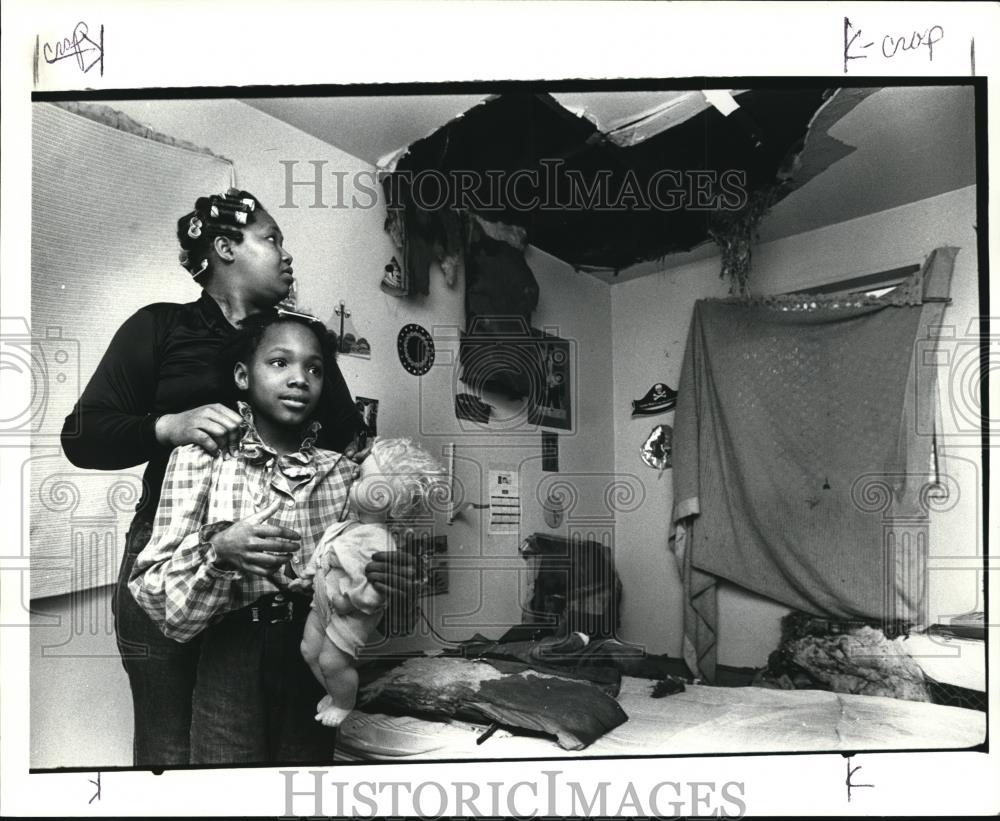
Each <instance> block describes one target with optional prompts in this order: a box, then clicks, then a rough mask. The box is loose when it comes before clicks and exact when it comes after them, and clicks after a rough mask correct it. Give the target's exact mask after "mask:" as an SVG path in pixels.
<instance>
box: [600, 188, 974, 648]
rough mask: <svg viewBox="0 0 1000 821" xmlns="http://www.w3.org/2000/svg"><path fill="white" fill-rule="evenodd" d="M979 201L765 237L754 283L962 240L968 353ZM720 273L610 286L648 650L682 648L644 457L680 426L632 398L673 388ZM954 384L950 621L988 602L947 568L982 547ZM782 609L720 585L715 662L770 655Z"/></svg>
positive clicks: (921, 205)
mask: <svg viewBox="0 0 1000 821" xmlns="http://www.w3.org/2000/svg"><path fill="white" fill-rule="evenodd" d="M975 206H976V193H975V188H974V187H969V188H964V189H960V190H958V191H953V192H950V193H947V194H942V195H940V196H937V197H933V198H931V199H927V200H922V201H920V202H916V203H912V204H910V205H906V206H902V207H899V208H894V209H891V210H888V211H883V212H880V213H878V214H872V215H869V216H867V217H863V218H860V219H856V220H850V221H848V222H843V223H839V224H837V225H832V226H829V227H826V228H823V229H819V230H816V231H809V232H806V233H803V234H799V235H796V236H793V237H788V238H786V239H782V240H777V241H775V242H771V243H766V244H763V245H761V246H759V247H758V248H756V249H754V261H753V270H754V274H753V278H752V280H751V287H752V289H753V291H754V292H755V293H762V294H763V293H783V292H787V291H794V290H796V289H800V288H805V287H810V286H815V285H821V284H825V283H829V282H835V281H838V280H842V279H847V278H850V277H853V276H860V275H863V274H868V273H875V272H878V271H884V270H888V269H891V268H897V267H900V266H902V265H908V264H912V263H921V262H923V259H924V257H925V255H926V254H927V253H929V252H930V251H931V250H932V249H933V248H935V247H938V246H940V245H956V246H958V247H960V248H961V251H960V253H959V255H958V259H957V261H956V266H955V274H954V279H953V283H952V299H953V301H952V304H951V305H950V306H948V308H947V310H946V312H945V316H944V322H945V324H951V325H954V326H955V327H956V329H957V339H958V340H959V341H958V342H957V343H956V350H957V351H958V352H959V353H962V352H964V351H966V350H968V349H969V348H968V346H963V345H962V344H961V340H962V339H963V338H967V336H966V333H967V329H968V325H969V321H970V320H971V319H973V318H974V317H976V316H978V315H979V310H978V268H977V255H976V233H975V229H974V225H975ZM718 272H719V259H718V257H717V256H713V257H711V258H709V259H706V260H702V261H699V262H695V263H692V264H689V265H685V266H682V267H677V268H673V269H670V270H666V271H663V272H661V273H658V274H654V275H652V276H649V277H644V278H641V279H636V280H632V281H629V282H625V283H622V284H621V285H617V286H615V287H614V288H613V289H612V298H611V310H612V329H613V330H612V333H613V342H612V350H613V352H614V425H615V466H616V470H617V471H618V472H624V471H633V472H639V473H640V475H641V476H642V477H643V480H644V487H645V491H646V501H645V503H644V504H643V505H642V507H641V508H640V509H639V510H638V511H636V512H635V513H634V514H632V515H630V516H623V517H621V519H620V520H619V523H618V551H617V559H618V569H619V572H620V573H621V574H622V577H623V581H624V584H625V591H626V595H625V604H624V628H625V637H626V638H628V639H629V640H631V641H635V642H639V643H642V644H644V645H646V646H647V648H648V649H649V650H651V651H652V652H665V653H669V654H671V655H673V656H678V655H679V654H680V643H681V631H682V620H681V619H682V616H681V614H682V609H681V608H682V591H681V586H680V581H679V577H678V575H677V571H676V567H675V565H674V562H673V556H672V554H671V553H670V552H669V551H668V548H667V529H666V524H667V523H668V522H669V520H670V510H671V506H672V503H673V498H672V484H671V480H672V475H671V474H672V471H666V472H664V474H663V476H662V478H660V479H657V477H656V472H655V471H652V470H650V469H648V468H645V467H644V466H643V465H642V464H641V462H640V461H639V457H638V448H639V446H640V444H641V443H642V441H643V439H644V438H645V437H646V436H647V435H648V434H649V432H650V430H651V428H652V427H653V425H655V424H661V423H665V424H671V425H672V424H673V412H670V413H668V414H664V415H660V416H654V417H636V418H632V417H631V416H630V411H631V404H630V400H632V399H634V398H638V397H640V396H642V395H643V394H644V393H645V392H646V391H647V390H648V389H649V387H650V385H652V383H653V382H656V381H665V382H667V384H669V385H670V386H671V387H673V388H675V389H676V387H677V380H678V376H679V373H680V366H681V360H682V358H683V356H684V346H685V342H686V338H687V332H688V327H689V325H690V318H691V311H692V308H693V306H694V302H695V300H697V299H701V298H703V297H716V296H725V295H726V292H727V286H726V283H725V282H723V280H721V279H720V278H719V275H718ZM962 355H963V356H964V353H963V354H962ZM966 377H967V378H968V374H966ZM949 395H952V396H953V395H954V393H952V394H948V393H946V392H942V402H943V404H944V407H945V414H944V416H945V418H944V420H943V421H944V425H945V436H946V439H945V446H946V448H947V449H948V451H947V452H948V455H949V460H948V462H947V465H946V470H947V471H949V472H951V473H952V474H953V475H954V477H955V479H956V481H957V483H958V485H959V487H960V489H961V496H960V499H959V501H958V503H957V505H956V506H955V507H954V508H953V509H951V510H949V511H948V512H947V513H942V514H937V515H935V516H933V517H932V526H931V534H930V537H931V556H932V572H931V578H930V617H931V620H932V621H945V620H946V619H947V617H949V616H951V615H957V614H959V613H964V612H967V611H969V610H971V609H974V608H976V607H977V604H978V607H979V609H982V604H981V600H980V599H979V598H978V597H977V590H978V589H979V582H978V577H977V575H976V573H975V572H972V571H969V570H967V569H959V570H947V569H945V567H947V566H951V567H954V566H955V564H956V562H955V561H951V560H949V559H945V558H944V557H946V556H949V557H951V556H961V557H970V556H974V555H975V554H976V551H977V549H979V548H980V547H981V534H979V529H980V526H979V522H980V521H981V511H980V509H979V507H978V502H977V499H978V497H979V495H980V488H979V481H980V477H981V470H980V465H979V451H978V446H979V442H978V438H976V437H975V436H973V437H969V436H966V435H960V434H962V432H963V431H964V429H965V428H967V427H968V425H967V423H964V422H962V421H961V419H960V417H961V414H960V413H955V412H952V411H951V410H950V409H951V408H952V407H954V400H951V399H949ZM960 407H961V406H960ZM786 612H787V609H786V608H784V607H782V606H780V605H778V604H776V603H774V602H772V601H770V600H767V599H764V598H761V597H759V596H756V595H752V594H749V593H747V592H745V591H742V590H739V589H736V588H734V587H733V586H730V585H726V586H724V587H723V588H722V590H721V593H720V597H719V618H720V623H721V628H720V636H719V661H720V662H721V663H723V664H730V665H735V666H760V665H762V664H764V663H765V662H766V660H767V654H768V652H769V651H770V650H772V649H774V648H775V647H776V646H777V641H778V637H779V635H780V629H779V619H780V618H781V616H782V615H784V614H785V613H786ZM653 614H656V615H655V617H654V616H653Z"/></svg>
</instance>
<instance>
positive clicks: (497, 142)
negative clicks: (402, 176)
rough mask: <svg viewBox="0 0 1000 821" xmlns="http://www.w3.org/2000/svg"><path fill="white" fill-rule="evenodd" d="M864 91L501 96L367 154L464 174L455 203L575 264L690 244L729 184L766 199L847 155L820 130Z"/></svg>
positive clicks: (657, 253)
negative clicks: (394, 147) (464, 186)
mask: <svg viewBox="0 0 1000 821" xmlns="http://www.w3.org/2000/svg"><path fill="white" fill-rule="evenodd" d="M876 90H877V89H841V90H839V91H832V90H829V89H825V88H786V89H760V90H742V89H738V90H732V91H725V90H715V91H708V92H701V91H681V92H678V91H672V92H663V91H661V92H635V95H636V98H635V99H628V95H629V93H627V92H622V93H620V94H616V95H606V94H605V95H590V94H556V95H552V94H544V93H541V94H531V93H508V94H501V95H498V96H495V97H490V98H487V99H486V100H484V101H483V102H482V103H480V104H479V105H477V106H474V107H473V108H471V109H469V110H468V111H466V112H465V113H464V114H462V115H461V116H460V117H458V118H456V119H454V120H452V121H451V122H449V123H447V124H446V125H444V126H442V127H441V128H439V129H438V130H436V131H435V132H433V133H432V134H430V135H428V136H427V137H425V138H423V139H420V140H417V141H416V142H414V143H413V144H411V145H410V146H409V147H408V148H406V149H402V150H401V151H399V152H396V153H395V154H393V155H392V156H391V157H390V158H388V159H387V160H386V161H385V162H384V163H380V166H381V168H382V169H383V170H389V171H394V172H397V173H406V174H408V175H409V177H410V179H415V178H417V175H419V174H420V172H428V173H433V174H437V173H439V172H440V173H443V174H444V175H445V176H446V178H447V179H448V180H449V181H450V184H451V185H452V186H453V189H452V195H454V185H455V180H457V179H459V177H460V175H465V179H466V180H474V181H475V182H474V183H471V182H470V183H469V184H468V185H469V187H468V193H467V194H465V195H463V201H462V203H461V204H462V205H467V206H469V207H470V210H472V211H474V212H475V213H478V214H480V215H481V216H483V217H486V218H488V219H491V220H496V221H499V222H503V223H508V224H513V225H519V226H523V227H524V228H525V229H526V230H527V232H528V238H529V241H530V242H531V243H532V244H533V245H534V246H535V247H537V248H539V249H541V250H543V251H546V252H548V253H550V254H552V255H554V256H556V257H558V258H559V259H562V260H564V261H566V262H568V263H570V264H571V265H573V266H574V267H576V268H578V269H580V270H591V271H595V270H596V271H600V270H604V271H609V270H610V271H618V270H622V269H624V268H627V267H628V266H630V265H633V264H635V263H638V262H644V261H647V260H652V259H659V258H661V257H663V256H666V255H667V254H670V253H674V252H678V251H687V250H691V249H692V248H694V247H696V246H698V245H700V244H702V243H704V242H705V241H706V240H708V229H709V222H710V217H711V214H712V213H713V211H716V210H717V209H718V208H719V207H720V206H721V207H722V208H723V209H726V208H732V207H734V205H733V203H734V198H738V197H739V196H740V195H741V192H742V193H743V195H744V196H745V195H749V194H750V193H752V192H755V191H760V190H762V189H764V188H767V187H773V186H777V195H776V199H775V200H774V202H777V201H778V200H780V199H781V198H782V197H784V196H785V195H787V194H788V193H790V192H791V191H792V190H794V189H795V188H798V187H801V186H802V185H804V184H805V182H807V181H808V180H809V179H812V178H813V177H815V176H817V175H818V174H819V173H821V172H822V171H823V170H825V169H826V168H827V167H829V166H830V165H831V164H833V163H834V162H837V161H838V160H840V159H842V158H843V157H845V156H847V154H849V153H850V152H851V151H852V150H853V148H851V147H850V146H846V145H844V144H843V143H841V142H839V141H837V140H835V139H834V138H832V137H830V136H829V134H828V133H827V131H828V130H829V128H830V127H831V126H832V125H833V123H835V122H836V121H837V120H839V119H840V118H841V117H843V116H844V115H845V114H846V113H847V112H848V111H850V110H851V109H852V108H853V107H854V106H855V105H857V104H858V103H859V102H860V101H861V100H862V99H864V97H866V96H868V95H869V94H871V93H872V92H874V91H876ZM640 98H641V99H640ZM637 102H641V103H642V104H643V105H646V104H648V107H647V108H645V109H644V110H642V111H640V112H639V113H636V109H635V105H636V103H637ZM433 188H434V185H433V184H432V185H426V186H424V188H423V190H422V191H421V192H420V193H421V196H422V199H423V200H424V202H426V201H427V199H428V196H432V193H431V192H432V190H433Z"/></svg>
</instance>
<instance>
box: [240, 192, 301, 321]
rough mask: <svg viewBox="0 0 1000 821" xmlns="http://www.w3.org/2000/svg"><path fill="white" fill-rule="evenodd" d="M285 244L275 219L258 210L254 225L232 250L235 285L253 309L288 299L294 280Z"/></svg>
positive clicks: (246, 228) (290, 260)
mask: <svg viewBox="0 0 1000 821" xmlns="http://www.w3.org/2000/svg"><path fill="white" fill-rule="evenodd" d="M284 241H285V238H284V236H283V235H282V233H281V229H280V228H278V224H277V223H276V222H275V221H274V218H273V217H272V216H271V215H270V214H268V213H267V211H264V210H263V209H258V210H257V212H256V213H255V215H254V221H253V223H251V224H250V225H248V226H247V227H245V228H244V229H243V241H242V242H239V243H233V244H232V246H231V248H232V254H233V263H234V266H235V267H236V270H234V274H237V278H236V282H237V283H238V284H239V287H240V288H241V290H242V291H243V293H244V294H245V295H246V297H247V299H248V301H249V302H251V303H252V304H254V305H260V306H261V307H266V308H270V307H272V306H274V305H277V304H278V303H279V302H281V300H283V299H284V298H285V297H287V296H288V291H289V289H290V288H291V287H292V282H293V281H294V277H293V276H292V256H291V254H289V253H288V252H287V251H285V249H284V247H283V245H282V243H284Z"/></svg>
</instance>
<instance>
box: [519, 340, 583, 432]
mask: <svg viewBox="0 0 1000 821" xmlns="http://www.w3.org/2000/svg"><path fill="white" fill-rule="evenodd" d="M538 355H539V360H540V362H541V371H540V378H539V379H538V380H537V381H538V384H537V385H535V386H534V390H533V391H532V395H531V397H530V399H529V401H530V403H531V404H530V407H529V412H528V421H529V422H531V423H532V424H534V425H538V426H539V427H543V428H553V429H555V430H562V431H572V430H573V357H572V356H571V345H570V341H569V340H567V339H560V338H559V337H557V336H550V335H549V334H541V336H540V338H539V340H538Z"/></svg>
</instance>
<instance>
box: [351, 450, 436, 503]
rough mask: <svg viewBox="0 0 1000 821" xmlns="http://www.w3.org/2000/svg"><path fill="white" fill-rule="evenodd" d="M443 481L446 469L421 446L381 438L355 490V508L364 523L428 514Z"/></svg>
mask: <svg viewBox="0 0 1000 821" xmlns="http://www.w3.org/2000/svg"><path fill="white" fill-rule="evenodd" d="M443 477H444V469H443V468H442V467H441V466H440V465H439V464H438V463H437V462H436V461H435V460H434V457H432V456H431V455H430V454H429V453H428V452H427V451H426V450H424V449H423V448H422V447H420V446H419V445H417V444H415V443H413V442H411V441H410V440H409V439H381V438H378V439H376V440H375V442H374V444H373V445H372V449H371V453H370V454H369V456H368V458H367V459H365V460H364V461H363V462H362V463H361V468H360V474H359V476H358V479H357V480H356V481H355V483H354V484H353V485H352V486H351V491H350V501H351V505H352V507H353V508H354V510H355V512H356V513H357V514H358V518H360V519H361V521H363V522H384V521H385V520H386V519H387V518H393V519H399V518H401V517H404V516H407V515H410V514H414V513H418V512H421V511H425V510H427V508H428V506H429V501H430V498H431V496H432V494H433V492H434V488H435V486H438V485H440V483H441V482H442V480H443Z"/></svg>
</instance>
